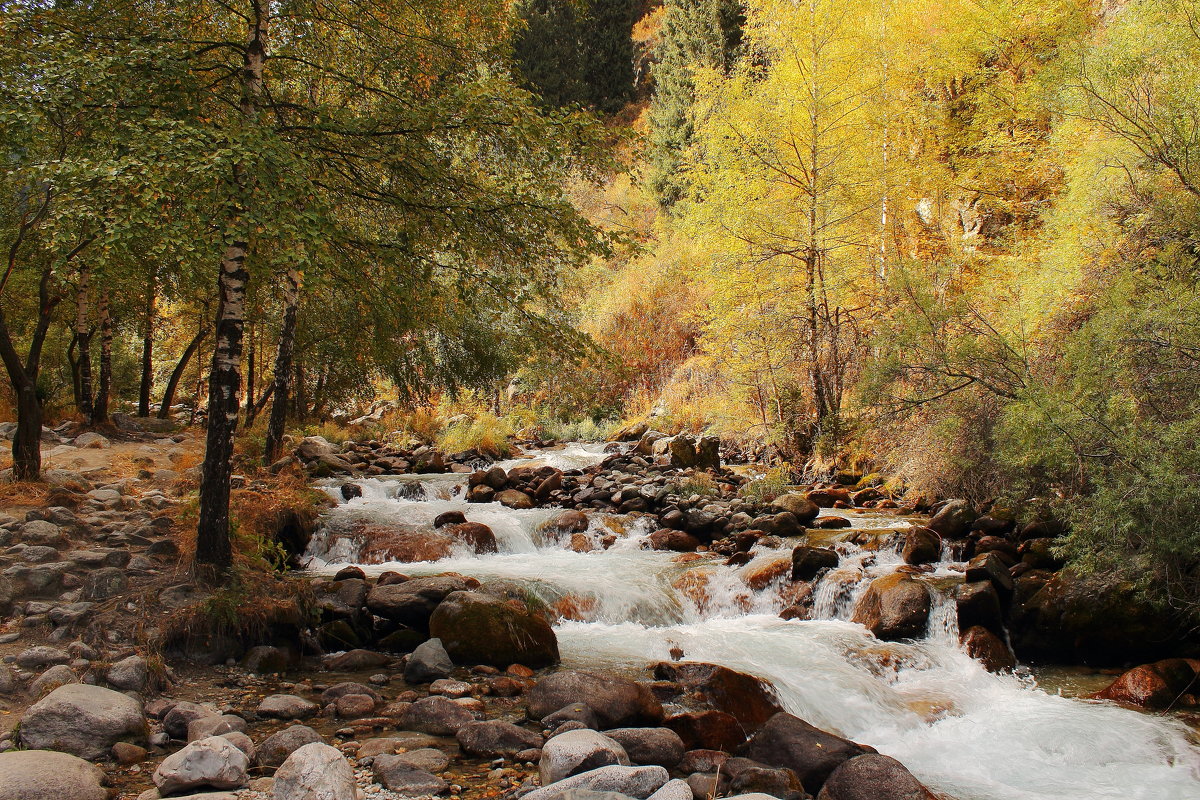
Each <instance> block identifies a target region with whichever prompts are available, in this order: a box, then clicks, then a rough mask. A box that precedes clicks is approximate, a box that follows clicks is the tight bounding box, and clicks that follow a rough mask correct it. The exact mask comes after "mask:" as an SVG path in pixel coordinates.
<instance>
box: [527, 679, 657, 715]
mask: <svg viewBox="0 0 1200 800" xmlns="http://www.w3.org/2000/svg"><path fill="white" fill-rule="evenodd" d="M581 697H586V698H587V704H588V705H589V706H590V707H591V708H592V710H593V711H594V712H595V714H596V718H597V720H598V722H599V724H600V727H601V728H621V727H629V726H639V725H657V724H658V723H659V722H661V721H662V718H663V709H662V704H661V703H660V702H659V701H658V700H657V699H656V698H655V697H654V693H653V692H652V691H650V689H649V688H648V687H646V686H643V685H642V684H640V683H637V682H636V681H631V680H629V679H627V678H620V677H616V676H610V675H600V674H597V673H594V672H584V671H580V670H564V671H562V672H556V673H555V674H553V675H548V676H547V677H545V678H542V679H541V680H540V681H538V682H537V683H536V684H535V685H534V687H533V688H532V689H531V690H530V691H529V697H528V701H529V711H528V713H529V716H530V718H531V719H541V718H542V717H545V716H548V715H549V714H551V713H553V712H555V711H558V710H559V709H561V708H565V707H567V706H569V705H571V704H573V703H577V702H578V701H579V698H581Z"/></svg>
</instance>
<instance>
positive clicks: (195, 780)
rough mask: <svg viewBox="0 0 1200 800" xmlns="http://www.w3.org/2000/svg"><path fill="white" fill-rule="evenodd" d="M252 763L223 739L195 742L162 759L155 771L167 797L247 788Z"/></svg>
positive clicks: (160, 790) (216, 737) (162, 791)
mask: <svg viewBox="0 0 1200 800" xmlns="http://www.w3.org/2000/svg"><path fill="white" fill-rule="evenodd" d="M249 767H250V760H249V759H248V758H246V754H245V753H243V752H242V751H241V750H239V749H238V747H237V745H235V744H234V743H233V742H231V741H229V740H228V739H226V738H224V737H222V736H210V737H209V738H207V739H201V740H199V741H196V742H192V743H191V744H189V745H188V746H187V747H185V748H183V749H182V750H180V751H179V752H177V753H172V754H171V755H169V756H167V757H166V758H165V759H163V762H162V763H161V764H159V765H158V769H156V770H155V771H154V776H153V780H154V785H155V786H157V787H158V791H159V792H160V793H162V794H164V795H169V794H178V793H179V792H182V791H185V790H188V789H199V788H202V787H208V788H212V789H237V788H240V787H242V786H245V785H246V779H247V770H248V769H249Z"/></svg>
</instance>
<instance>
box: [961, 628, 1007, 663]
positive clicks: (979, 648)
mask: <svg viewBox="0 0 1200 800" xmlns="http://www.w3.org/2000/svg"><path fill="white" fill-rule="evenodd" d="M959 641H960V642H961V643H962V646H963V647H964V648H965V649H966V651H967V654H968V655H969V656H971V658H974V659H976V660H978V661H981V662H983V667H984V669H986V670H987V671H988V672H1007V671H1010V670H1012V669H1013V667H1015V666H1017V659H1016V656H1014V655H1013V654H1012V651H1011V650H1009V649H1008V645H1006V644H1005V643H1004V642H1003V640H1001V639H1000V637H999V636H997V635H996V634H994V633H992V632H991V631H989V630H988V629H987V628H984V627H982V626H980V625H976V626H974V627H972V628H968V629H967V631H966V632H965V633H963V634H962V636H960V637H959Z"/></svg>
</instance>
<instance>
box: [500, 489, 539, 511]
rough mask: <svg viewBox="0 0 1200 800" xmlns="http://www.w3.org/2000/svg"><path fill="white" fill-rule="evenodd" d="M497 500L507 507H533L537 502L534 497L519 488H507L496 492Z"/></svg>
mask: <svg viewBox="0 0 1200 800" xmlns="http://www.w3.org/2000/svg"><path fill="white" fill-rule="evenodd" d="M495 501H496V502H497V503H499V504H500V505H502V506H505V507H506V508H516V509H524V508H533V507H534V505H535V503H534V502H533V498H532V497H530V496H529V495H527V494H525V492H522V491H521V490H519V489H505V490H504V491H502V492H496V497H495Z"/></svg>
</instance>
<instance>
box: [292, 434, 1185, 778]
mask: <svg viewBox="0 0 1200 800" xmlns="http://www.w3.org/2000/svg"><path fill="white" fill-rule="evenodd" d="M527 455H532V456H536V460H530V459H519V460H516V461H513V462H508V463H506V464H503V465H502V466H505V467H506V468H511V467H512V466H517V465H518V464H521V465H524V464H531V465H541V464H546V463H549V464H550V465H551V466H556V467H559V468H567V469H569V468H579V467H583V466H587V465H588V464H591V463H597V462H598V461H600V460H601V459H602V458H603V453H602V448H601V447H600V446H598V445H575V446H568V447H566V448H564V449H562V450H559V451H549V452H540V451H539V452H537V453H532V454H527ZM464 484H465V476H461V475H445V476H439V475H435V476H408V477H404V478H374V479H367V480H363V481H359V485H360V486H361V487H362V489H363V494H362V497H357V498H354V499H352V500H350V501H348V502H340V503H339V505H338V506H337V507H336V508H334V509H332V510H331V511H330V512H329V513H328V514H327V516H326V519H325V525H324V527H323V529H322V530H321V531H320V532H319V534H318V535H317V536H316V537H314V539H313V543H312V545H311V546H310V550H309V555H310V562H309V569H310V570H312V571H315V572H319V573H325V574H329V573H332V572H335V571H336V570H337V569H338V568H339V567H340V566H342V565H344V564H347V563H357V562H359V561H360V554H361V553H362V552H363V547H364V545H365V544H366V543H365V542H362V541H359V540H356V539H355V533H354V532H355V531H356V530H360V529H361V528H360V527H359V526H361V524H362V523H371V524H381V525H384V524H403V525H404V526H407V527H409V528H414V527H415V528H423V529H427V530H430V531H431V530H432V524H433V519H434V518H435V517H436V516H437V515H438V514H441V513H443V512H446V511H461V512H463V513H464V514H465V515H466V516H467V518H468V519H469V520H470V521H472V522H481V523H484V524H486V525H488V526H489V527H490V528H491V529H492V530H493V532H494V533H495V535H496V540H497V545H498V549H499V552H498V553H495V554H490V555H476V554H474V553H473V552H468V551H466V550H465V549H462V548H456V549H455V550H454V551H453V552H452V553H450V554H449V556H448V557H446V558H441V559H438V560H435V561H425V562H419V563H396V562H385V563H360V564H359V565H360V566H361V567H362V569H363V570H364V571H366V572H368V573H372V574H378V573H381V572H383V571H387V570H395V571H400V572H404V573H406V574H409V575H426V574H437V573H442V572H458V573H461V574H464V575H469V576H471V577H475V578H477V579H479V580H481V581H484V582H486V581H490V580H505V581H518V582H521V583H522V584H523V585H524V586H525V587H526V589H527V590H528V591H529V592H531V593H532V594H533V595H535V596H537V597H539V598H540V599H542V600H543V601H545V602H546V603H547V604H548V605H550V606H551V607H552V608H553V609H555V610H556V611H557V612H558V613H559V614H561V615H562V616H563V618H564V619H563V621H561V622H560V623H559V624H558V626H557V633H558V639H559V648H560V650H561V652H562V657H563V662H564V664H565V665H567V666H572V667H599V668H608V669H616V670H629V671H631V672H635V673H640V671H641V670H643V669H644V668H645V667H646V666H647V665H648V664H651V663H653V662H655V661H660V660H666V659H668V658H670V657H671V655H670V651H671V650H672V648H678V649H681V650H682V651H683V653H684V656H683V657H684V658H686V659H689V660H699V661H708V662H712V663H717V664H722V665H724V666H727V667H730V668H732V669H736V670H741V671H744V672H747V673H750V674H754V675H757V676H759V677H761V678H764V679H766V680H769V681H770V682H771V683H772V684H773V685H774V687H775V689H776V691H777V693H778V695H779V699H780V701H781V703H782V704H783V705H784V707H785V708H787V710H788V711H790V712H791V713H793V714H796V715H797V716H799V717H802V718H803V719H805V720H808V721H809V722H811V723H812V724H814V725H817V726H819V727H822V728H825V729H827V730H830V731H833V732H836V733H839V734H841V735H843V736H847V737H849V738H851V739H854V740H856V741H860V742H864V743H867V744H870V745H872V746H874V747H876V748H877V749H878V750H879V751H880V752H883V753H886V754H888V755H891V756H894V757H895V758H897V759H899V760H900V761H901V762H902V763H904V764H905V765H906V766H907V767H909V769H910V770H912V771H913V772H914V773H915V774H916V775H917V776H918V777H919V778H920V779H921V780H922V781H924V782H925V783H926V784H927V785H929V786H930V787H931V788H934V789H936V790H939V791H942V792H945V793H947V794H948V795H950V796H952V797H954V798H957V799H958V800H1049V799H1050V798H1055V799H1056V800H1098V799H1099V798H1113V799H1114V800H1115V799H1116V798H1121V800H1134V799H1141V800H1185V799H1186V800H1194V798H1197V797H1200V750H1197V748H1196V747H1195V746H1194V745H1193V744H1192V742H1191V738H1190V737H1191V736H1192V734H1191V733H1190V731H1189V730H1188V729H1187V728H1186V727H1185V726H1184V725H1183V724H1182V723H1180V722H1178V721H1176V720H1174V719H1172V718H1169V717H1160V716H1150V715H1146V714H1141V713H1138V712H1135V711H1131V710H1128V709H1124V708H1120V707H1117V706H1114V705H1111V704H1107V703H1099V702H1092V701H1084V700H1078V699H1068V698H1064V697H1059V696H1056V695H1053V694H1050V693H1047V692H1045V691H1043V690H1042V689H1040V688H1038V687H1037V685H1036V683H1035V681H1034V680H1033V679H1032V677H1030V676H1029V675H1028V674H1027V673H1022V672H1021V671H1018V673H1017V674H1001V675H997V674H992V673H989V672H987V671H986V670H984V669H983V667H982V666H981V665H980V664H979V663H977V662H976V661H974V660H972V659H971V658H970V657H969V656H967V655H966V654H965V653H964V652H963V651H962V650H961V649H959V647H958V631H957V616H956V613H955V605H954V601H953V597H952V593H951V592H952V588H953V584H954V583H956V582H958V581H960V580H961V574H960V573H959V572H957V571H956V570H954V569H953V568H952V566H951V565H950V564H948V563H941V564H938V565H935V566H934V568H933V570H932V571H927V572H924V573H921V574H918V575H915V576H914V577H916V578H917V579H918V580H921V581H922V582H924V584H925V585H926V586H927V588H928V590H929V592H930V594H931V600H932V608H931V613H930V616H929V627H928V635H927V637H926V638H924V639H922V640H919V641H915V642H909V643H895V642H881V641H879V640H877V639H876V638H875V637H874V636H873V635H872V634H871V633H870V632H869V631H867V630H866V629H865V628H864V627H862V626H860V625H857V624H854V623H851V622H849V618H850V616H851V613H852V611H853V608H854V605H855V603H856V602H857V600H858V598H859V597H860V596H861V595H862V593H863V592H864V591H865V588H866V586H867V585H868V584H869V583H870V580H871V579H873V578H875V577H878V576H880V575H885V574H888V573H890V572H892V571H894V570H895V569H896V568H897V567H899V566H900V565H901V561H900V559H899V557H898V556H897V554H896V551H895V547H894V546H889V541H890V539H889V536H890V534H891V533H894V531H895V530H897V529H902V528H904V527H907V525H908V524H909V523H908V522H907V521H905V520H903V519H900V518H897V517H895V516H889V515H887V514H882V513H867V514H856V513H846V512H839V511H830V510H826V511H823V512H822V514H823V515H826V516H831V515H835V514H836V515H840V516H844V517H846V518H847V519H849V520H850V521H851V525H852V527H851V528H850V529H849V531H847V530H844V529H843V530H842V531H838V532H828V533H829V534H830V536H831V538H830V541H829V542H828V543H831V544H832V543H833V537H834V536H836V538H837V539H838V541H837V542H836V544H835V546H836V548H837V549H838V550H839V553H840V555H841V564H840V565H839V566H838V567H837V568H836V569H834V570H831V571H830V572H828V573H827V574H826V575H825V576H824V577H823V578H822V579H821V581H820V582H819V583H818V584H817V586H816V588H815V591H814V593H813V598H812V610H811V616H812V619H810V620H783V619H781V618H779V616H778V612H779V611H780V610H782V609H783V608H785V607H787V606H788V605H789V604H790V603H791V602H792V598H791V597H790V596H789V587H790V586H792V584H791V582H790V581H789V580H788V577H787V572H788V569H787V568H788V566H790V563H789V562H788V559H789V556H790V548H791V544H790V543H783V542H780V543H777V544H776V545H775V546H772V544H771V542H770V540H766V541H767V544H766V546H763V545H761V544H760V545H758V546H756V547H755V549H754V551H753V559H752V560H751V561H750V563H748V564H745V565H744V566H740V567H732V566H726V565H725V564H724V561H723V559H718V558H715V557H712V556H706V555H704V554H686V555H680V554H676V553H671V552H663V551H654V550H649V549H643V545H644V544H645V542H646V538H647V536H648V534H649V533H650V532H651V530H652V528H651V523H652V522H653V519H652V518H639V517H636V516H632V517H616V516H610V515H602V514H593V515H591V516H590V517H589V524H590V527H589V529H588V531H587V533H586V534H585V536H584V540H583V541H577V542H575V546H576V549H580V550H585V552H576V550H573V549H571V547H570V543H569V541H568V540H565V539H563V538H560V537H556V536H554V535H553V534H552V533H550V532H548V531H547V530H546V528H545V525H546V523H547V522H548V521H549V520H550V519H551V518H552V517H553V516H554V515H555V514H556V513H558V512H557V511H556V510H554V509H528V510H514V509H509V508H505V507H503V506H501V505H499V504H496V503H467V502H466V501H465V499H464V497H463V492H462V489H463V487H464ZM328 491H329V492H330V495H331V496H332V497H334V498H335V499H337V500H339V501H340V500H341V495H340V493H339V492H338V490H337V489H336V488H334V487H332V486H330V487H328ZM868 533H873V534H877V535H876V536H871V535H867V534H868ZM846 534H850V536H851V537H852V538H853V539H854V541H856V542H859V543H860V544H854V543H851V542H850V541H847V537H846ZM856 534H857V535H856ZM614 537H615V541H614V540H613V539H614ZM605 543H607V544H608V545H609V546H607V547H606V548H605V547H604V546H603V545H604V544H605ZM589 547H590V548H593V549H591V550H587V548H589ZM943 555H944V556H948V555H950V554H949V553H944V554H943Z"/></svg>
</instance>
